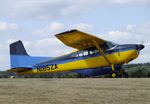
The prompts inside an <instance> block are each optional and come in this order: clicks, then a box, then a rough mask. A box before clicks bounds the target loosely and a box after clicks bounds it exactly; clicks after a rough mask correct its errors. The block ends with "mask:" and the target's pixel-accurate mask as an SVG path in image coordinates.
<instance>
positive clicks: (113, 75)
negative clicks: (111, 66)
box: [109, 71, 118, 78]
mask: <svg viewBox="0 0 150 104" xmlns="http://www.w3.org/2000/svg"><path fill="white" fill-rule="evenodd" d="M109 76H110V77H111V78H117V77H118V74H117V72H114V71H113V72H111V73H110V75H109Z"/></svg>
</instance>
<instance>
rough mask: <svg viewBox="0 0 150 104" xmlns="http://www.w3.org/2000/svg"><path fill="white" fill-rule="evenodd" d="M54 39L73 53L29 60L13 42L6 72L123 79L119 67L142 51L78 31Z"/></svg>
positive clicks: (129, 45) (60, 34) (19, 45)
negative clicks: (66, 72)
mask: <svg viewBox="0 0 150 104" xmlns="http://www.w3.org/2000/svg"><path fill="white" fill-rule="evenodd" d="M55 36H56V37H57V38H58V39H59V40H60V41H62V42H63V43H64V44H65V45H67V46H70V47H73V48H75V49H77V51H75V52H72V53H69V54H66V55H63V56H60V57H55V58H51V57H32V56H29V55H28V54H27V52H26V50H25V48H24V46H23V44H22V42H21V41H17V42H14V43H12V44H10V58H11V69H10V70H7V71H8V72H15V73H17V74H40V73H45V72H48V73H49V72H64V71H68V72H71V71H73V72H76V73H79V74H82V75H86V76H98V75H105V74H109V75H111V77H118V76H122V77H125V76H126V73H125V72H124V70H123V69H122V65H123V64H125V63H129V62H130V61H132V60H133V59H135V58H137V57H138V55H139V52H140V50H142V49H143V48H144V45H142V44H122V45H119V44H115V43H112V42H110V41H106V40H103V39H101V38H97V37H95V36H93V35H90V34H87V33H84V32H81V31H78V30H71V31H67V32H63V33H59V34H56V35H55Z"/></svg>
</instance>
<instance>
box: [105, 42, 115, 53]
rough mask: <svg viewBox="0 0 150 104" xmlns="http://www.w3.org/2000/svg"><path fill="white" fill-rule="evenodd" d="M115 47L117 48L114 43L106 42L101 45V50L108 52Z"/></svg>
mask: <svg viewBox="0 0 150 104" xmlns="http://www.w3.org/2000/svg"><path fill="white" fill-rule="evenodd" d="M115 46H117V44H116V43H113V42H109V41H107V42H105V43H104V44H103V48H104V50H105V51H106V50H110V49H112V48H113V47H115Z"/></svg>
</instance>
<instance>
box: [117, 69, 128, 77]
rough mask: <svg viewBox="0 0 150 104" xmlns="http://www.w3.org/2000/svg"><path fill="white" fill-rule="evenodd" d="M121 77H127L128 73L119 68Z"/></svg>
mask: <svg viewBox="0 0 150 104" xmlns="http://www.w3.org/2000/svg"><path fill="white" fill-rule="evenodd" d="M119 76H120V77H121V78H128V74H127V73H126V72H125V71H124V69H123V68H121V69H120V75H119Z"/></svg>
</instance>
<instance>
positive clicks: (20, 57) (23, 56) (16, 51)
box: [10, 40, 52, 68]
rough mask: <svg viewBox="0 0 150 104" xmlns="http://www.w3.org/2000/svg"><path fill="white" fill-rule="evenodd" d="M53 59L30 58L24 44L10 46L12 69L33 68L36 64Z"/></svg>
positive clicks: (17, 43) (18, 42) (18, 43)
mask: <svg viewBox="0 0 150 104" xmlns="http://www.w3.org/2000/svg"><path fill="white" fill-rule="evenodd" d="M49 59H52V58H51V57H36V56H34V57H33V56H29V55H28V53H27V52H26V50H25V48H24V46H23V44H22V42H21V41H20V40H19V41H16V42H14V43H12V44H10V62H11V68H16V67H32V66H33V65H34V64H37V63H40V62H42V61H46V60H49Z"/></svg>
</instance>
